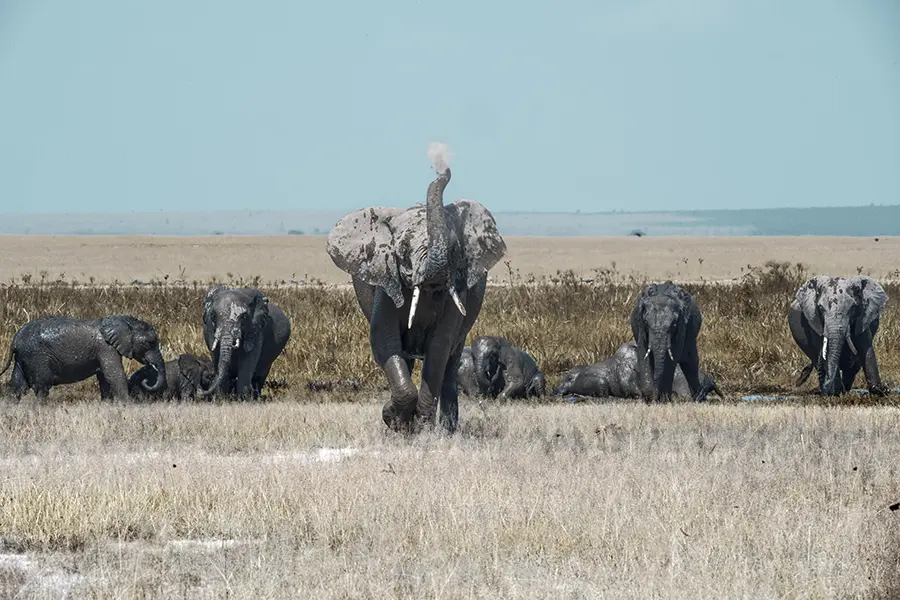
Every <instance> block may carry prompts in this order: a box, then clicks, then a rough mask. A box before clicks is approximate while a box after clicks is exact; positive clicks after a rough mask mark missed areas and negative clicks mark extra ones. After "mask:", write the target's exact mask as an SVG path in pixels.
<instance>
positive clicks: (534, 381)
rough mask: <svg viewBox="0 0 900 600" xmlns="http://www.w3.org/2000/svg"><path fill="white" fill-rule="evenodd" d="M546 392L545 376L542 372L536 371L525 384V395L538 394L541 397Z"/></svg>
mask: <svg viewBox="0 0 900 600" xmlns="http://www.w3.org/2000/svg"><path fill="white" fill-rule="evenodd" d="M546 393H547V378H546V377H544V374H543V373H541V372H540V371H538V372H537V373H535V374H534V377H532V378H531V380H530V381H529V382H528V384H527V385H526V386H525V395H526V396H538V397H542V396H544V394H546Z"/></svg>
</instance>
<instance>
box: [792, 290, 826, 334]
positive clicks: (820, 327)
mask: <svg viewBox="0 0 900 600" xmlns="http://www.w3.org/2000/svg"><path fill="white" fill-rule="evenodd" d="M831 279H832V278H831V277H828V276H825V275H819V276H818V277H813V278H812V279H810V280H809V281H807V282H806V283H804V284H803V285H802V286H800V289H798V290H797V294H796V298H797V303H798V304H799V305H800V310H801V311H803V316H804V317H805V318H806V321H807V322H808V323H809V325H810V327H812V328H813V331H815V332H816V333H817V334H818V335H822V334H823V331H825V329H824V328H825V324H824V323H823V322H822V318H821V316H820V315H819V311H818V310H817V308H816V305H817V302H818V300H819V294H820V293H821V290H822V289H823V288H824V287H825V286H826V285H827V284H828V282H830V281H831Z"/></svg>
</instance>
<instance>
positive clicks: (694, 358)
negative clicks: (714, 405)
mask: <svg viewBox="0 0 900 600" xmlns="http://www.w3.org/2000/svg"><path fill="white" fill-rule="evenodd" d="M678 366H680V367H681V372H682V373H683V374H684V378H685V379H686V380H687V384H688V387H689V388H690V389H691V399H692V400H698V401H703V400H706V394H705V393H704V391H703V389H702V388H701V387H700V355H699V353H698V352H697V345H696V344H685V347H684V352H683V354H682V356H681V360H679V361H678Z"/></svg>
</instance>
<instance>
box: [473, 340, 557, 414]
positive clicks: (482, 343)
mask: <svg viewBox="0 0 900 600" xmlns="http://www.w3.org/2000/svg"><path fill="white" fill-rule="evenodd" d="M470 356H471V366H470V365H469V361H466V362H465V363H463V362H462V361H460V367H459V378H460V379H461V380H462V381H463V382H464V386H460V388H461V389H464V387H471V385H470V384H468V382H469V381H470V380H473V381H474V382H475V385H474V390H475V393H477V394H478V395H480V396H487V397H490V398H499V399H500V400H508V399H511V398H528V397H532V396H537V397H540V396H543V395H544V393H545V389H546V381H545V378H544V374H543V373H541V371H540V369H538V366H537V363H536V362H535V360H534V357H532V356H531V355H530V354H528V353H527V352H525V351H524V350H521V349H519V348H516V347H515V346H513V345H512V344H510V343H509V341H508V340H507V339H506V338H503V337H500V336H495V335H483V336H479V337H477V338H475V340H473V341H472V346H471V351H470ZM469 368H471V371H472V374H471V375H470V374H469V373H468V369H469ZM463 393H467V394H470V395H471V392H468V391H464V392H463Z"/></svg>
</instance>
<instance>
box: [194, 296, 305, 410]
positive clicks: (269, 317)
mask: <svg viewBox="0 0 900 600" xmlns="http://www.w3.org/2000/svg"><path fill="white" fill-rule="evenodd" d="M290 337H291V323H290V320H289V319H288V318H287V316H286V315H285V314H284V313H283V312H282V311H281V309H280V308H278V307H277V306H275V305H274V304H272V303H270V302H269V300H268V298H266V297H265V296H264V295H263V294H262V292H260V291H259V290H258V289H256V288H248V287H244V288H234V289H230V288H227V287H226V286H224V285H222V284H217V285H214V286H212V287H210V288H209V290H208V291H207V292H206V299H205V300H204V302H203V338H204V340H205V341H206V347H207V348H209V351H210V353H211V354H212V359H213V367H214V368H215V373H216V375H215V378H214V379H213V381H212V383H211V384H210V385H209V387H201V388H200V389H199V390H198V391H197V393H198V394H199V395H200V396H203V397H206V396H210V395H212V394H215V393H220V394H236V395H237V396H238V397H240V398H246V397H248V396H252V397H254V398H257V397H259V395H260V393H261V392H262V388H263V386H264V385H265V383H266V378H267V377H268V376H269V370H270V369H271V368H272V363H273V362H275V359H276V358H278V355H280V354H281V352H282V351H283V350H284V348H285V346H286V345H287V343H288V340H289V339H290Z"/></svg>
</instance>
